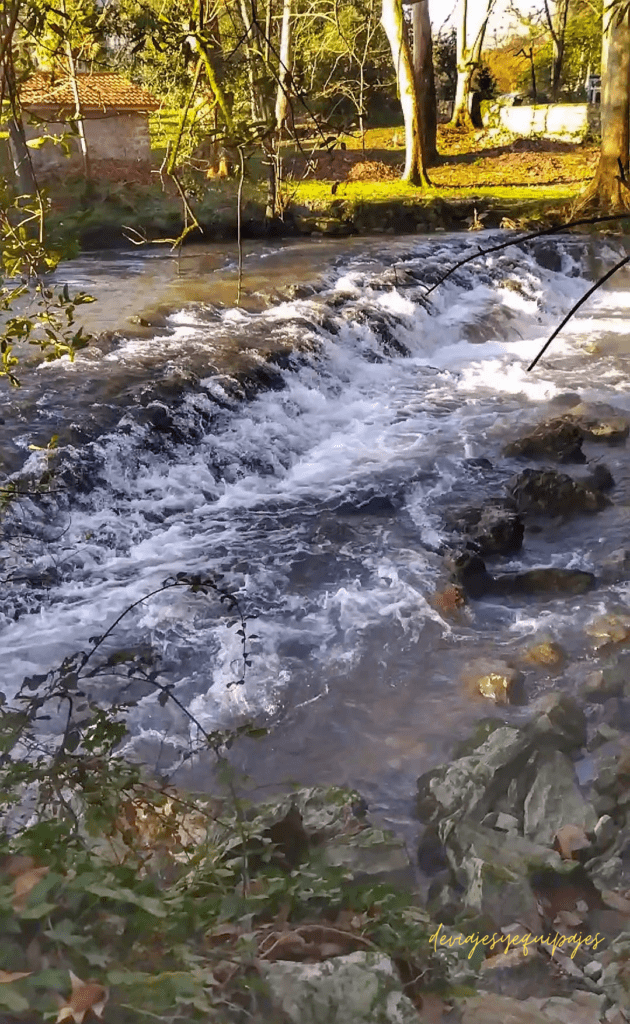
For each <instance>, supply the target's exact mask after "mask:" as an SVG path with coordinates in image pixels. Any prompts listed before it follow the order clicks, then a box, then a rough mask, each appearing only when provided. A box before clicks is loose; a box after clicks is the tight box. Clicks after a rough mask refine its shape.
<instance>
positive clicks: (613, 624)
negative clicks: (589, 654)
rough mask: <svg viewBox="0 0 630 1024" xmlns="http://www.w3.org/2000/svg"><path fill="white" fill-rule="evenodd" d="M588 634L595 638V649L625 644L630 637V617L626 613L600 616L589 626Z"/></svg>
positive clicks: (587, 628)
mask: <svg viewBox="0 0 630 1024" xmlns="http://www.w3.org/2000/svg"><path fill="white" fill-rule="evenodd" d="M586 632H587V634H588V635H589V636H592V637H593V640H594V645H595V647H603V646H604V645H605V644H620V643H623V642H624V641H625V640H627V639H628V638H629V637H630V615H627V614H626V613H625V612H618V613H611V614H610V615H600V616H599V617H598V618H597V619H594V620H593V621H592V622H590V623H589V624H588V626H587V627H586Z"/></svg>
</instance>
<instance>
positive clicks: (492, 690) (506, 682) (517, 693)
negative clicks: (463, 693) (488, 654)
mask: <svg viewBox="0 0 630 1024" xmlns="http://www.w3.org/2000/svg"><path fill="white" fill-rule="evenodd" d="M464 681H465V682H466V685H467V686H468V687H470V688H471V689H472V690H473V691H474V692H475V693H479V694H481V696H482V697H487V698H488V699H489V700H493V701H495V703H497V704H524V703H525V687H524V676H523V673H522V672H519V671H518V669H516V668H512V666H510V665H508V664H507V662H504V661H490V660H488V659H483V658H480V659H478V660H476V661H474V662H473V663H472V664H471V665H470V666H469V667H468V669H467V670H466V673H465V675H464Z"/></svg>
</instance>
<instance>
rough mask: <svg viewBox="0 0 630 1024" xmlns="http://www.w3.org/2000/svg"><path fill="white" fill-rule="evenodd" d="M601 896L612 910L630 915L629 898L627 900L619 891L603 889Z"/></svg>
mask: <svg viewBox="0 0 630 1024" xmlns="http://www.w3.org/2000/svg"><path fill="white" fill-rule="evenodd" d="M601 897H602V899H603V901H604V903H605V904H606V906H608V907H611V908H612V909H613V910H618V911H619V912H620V913H621V914H628V915H629V916H630V900H627V899H626V898H625V897H624V896H622V895H621V893H619V892H613V891H612V890H611V889H603V890H602V892H601Z"/></svg>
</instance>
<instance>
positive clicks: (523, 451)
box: [503, 418, 586, 463]
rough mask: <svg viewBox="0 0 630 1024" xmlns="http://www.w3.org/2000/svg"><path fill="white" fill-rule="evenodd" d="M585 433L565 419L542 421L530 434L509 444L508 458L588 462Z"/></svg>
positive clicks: (505, 452) (504, 450) (507, 446)
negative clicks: (583, 447) (583, 446)
mask: <svg viewBox="0 0 630 1024" xmlns="http://www.w3.org/2000/svg"><path fill="white" fill-rule="evenodd" d="M582 439H583V434H582V431H581V430H580V428H579V427H578V426H576V425H575V424H574V423H569V422H567V421H566V420H564V419H561V418H559V419H554V420H549V421H548V422H547V423H540V424H539V425H538V426H537V427H535V428H534V430H532V431H531V433H529V434H525V435H524V436H523V437H520V438H518V439H517V440H516V441H512V442H510V443H509V444H507V445H506V446H505V447H504V449H503V454H504V455H505V456H507V457H508V458H520V457H525V458H530V459H554V460H555V461H556V462H576V463H579V462H586V456H585V455H584V452H583V451H582Z"/></svg>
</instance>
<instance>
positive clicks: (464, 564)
mask: <svg viewBox="0 0 630 1024" xmlns="http://www.w3.org/2000/svg"><path fill="white" fill-rule="evenodd" d="M451 564H452V566H453V570H454V571H453V577H452V579H453V582H454V583H456V584H458V585H460V586H461V587H463V589H464V592H465V594H466V596H467V597H471V598H473V599H478V598H481V597H486V596H487V595H489V594H496V595H498V596H501V597H508V596H512V595H519V594H525V595H530V596H546V595H554V594H567V595H569V596H571V595H577V594H584V593H586V592H587V591H588V590H591V589H592V587H594V586H595V584H596V582H597V580H596V577H595V576H594V575H593V573H590V572H584V571H583V570H581V569H556V568H555V567H549V568H547V567H545V568H540V569H529V570H528V571H527V572H513V573H502V574H500V575H498V576H491V575H490V573H489V572H488V570H487V568H486V563H485V562H484V560H483V558H481V557H480V556H479V555H472V554H468V553H467V552H464V553H463V554H460V555H458V556H457V557H456V558H455V559H454V561H453V562H452V563H451Z"/></svg>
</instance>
